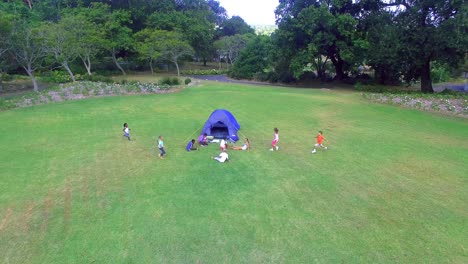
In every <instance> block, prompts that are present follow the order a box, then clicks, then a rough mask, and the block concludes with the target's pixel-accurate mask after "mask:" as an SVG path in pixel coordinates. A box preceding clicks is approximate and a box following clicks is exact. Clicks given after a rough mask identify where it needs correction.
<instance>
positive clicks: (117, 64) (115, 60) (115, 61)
mask: <svg viewBox="0 0 468 264" xmlns="http://www.w3.org/2000/svg"><path fill="white" fill-rule="evenodd" d="M112 60H113V61H114V63H115V65H116V66H117V68H119V70H120V71H121V72H122V74H123V75H127V73H126V72H125V71H124V69H123V68H122V66H120V64H119V62H118V61H117V57H116V56H115V50H114V49H113V50H112Z"/></svg>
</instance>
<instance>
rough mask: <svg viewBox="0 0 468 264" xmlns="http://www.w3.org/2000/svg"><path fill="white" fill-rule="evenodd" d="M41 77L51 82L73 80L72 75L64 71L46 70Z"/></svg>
mask: <svg viewBox="0 0 468 264" xmlns="http://www.w3.org/2000/svg"><path fill="white" fill-rule="evenodd" d="M39 78H40V79H42V80H43V81H45V82H50V83H68V82H71V81H72V79H71V78H70V75H69V74H68V73H67V72H63V71H50V72H45V73H43V74H42V75H41V76H39Z"/></svg>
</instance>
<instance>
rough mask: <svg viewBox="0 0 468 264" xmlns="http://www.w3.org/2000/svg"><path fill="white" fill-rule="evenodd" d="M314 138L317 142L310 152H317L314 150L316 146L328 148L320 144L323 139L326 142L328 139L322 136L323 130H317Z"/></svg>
mask: <svg viewBox="0 0 468 264" xmlns="http://www.w3.org/2000/svg"><path fill="white" fill-rule="evenodd" d="M315 138H316V139H317V143H316V144H315V147H314V150H312V154H314V153H316V152H317V150H316V148H317V147H321V148H324V149H325V150H327V149H328V147H325V146H324V145H323V144H322V142H323V141H324V140H326V141H327V142H328V140H327V139H326V138H325V137H324V136H323V132H322V131H319V132H318V135H317V136H316V137H315Z"/></svg>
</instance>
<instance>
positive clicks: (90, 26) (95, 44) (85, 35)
mask: <svg viewBox="0 0 468 264" xmlns="http://www.w3.org/2000/svg"><path fill="white" fill-rule="evenodd" d="M89 10H90V8H75V9H72V10H71V9H68V10H65V11H64V12H63V14H62V20H61V21H60V23H61V24H65V25H64V27H66V29H67V31H68V32H69V33H70V35H71V36H72V38H73V39H74V41H75V43H73V46H74V48H75V53H76V54H77V56H78V58H80V60H81V62H82V63H83V65H84V67H85V68H86V72H87V73H88V75H91V74H92V70H91V68H92V62H93V61H94V60H95V59H96V58H97V56H98V54H100V53H101V52H103V51H104V50H105V48H106V47H108V46H109V42H108V41H107V39H106V35H105V31H103V30H101V29H100V28H99V26H98V25H97V24H96V23H95V22H93V21H92V19H90V18H89V14H88V12H89Z"/></svg>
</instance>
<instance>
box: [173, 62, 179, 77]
mask: <svg viewBox="0 0 468 264" xmlns="http://www.w3.org/2000/svg"><path fill="white" fill-rule="evenodd" d="M174 64H175V66H176V68H177V77H179V76H180V72H179V64H178V63H177V60H174Z"/></svg>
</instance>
